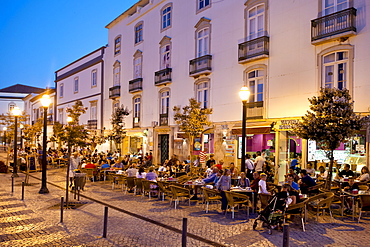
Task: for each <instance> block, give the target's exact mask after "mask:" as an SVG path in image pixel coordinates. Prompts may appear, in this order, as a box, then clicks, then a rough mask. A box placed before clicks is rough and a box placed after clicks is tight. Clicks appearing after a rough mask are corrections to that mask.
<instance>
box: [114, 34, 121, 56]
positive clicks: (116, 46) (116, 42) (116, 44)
mask: <svg viewBox="0 0 370 247" xmlns="http://www.w3.org/2000/svg"><path fill="white" fill-rule="evenodd" d="M120 53H121V35H120V36H118V37H117V38H115V40H114V55H118V54H120Z"/></svg>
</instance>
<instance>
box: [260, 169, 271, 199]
mask: <svg viewBox="0 0 370 247" xmlns="http://www.w3.org/2000/svg"><path fill="white" fill-rule="evenodd" d="M260 176H261V180H260V181H259V182H258V188H259V189H258V194H267V195H271V193H270V192H269V191H267V184H266V180H267V174H265V173H261V174H260Z"/></svg>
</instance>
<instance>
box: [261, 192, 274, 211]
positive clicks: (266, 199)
mask: <svg viewBox="0 0 370 247" xmlns="http://www.w3.org/2000/svg"><path fill="white" fill-rule="evenodd" d="M258 197H259V200H260V202H261V210H263V209H264V208H266V207H267V205H268V203H269V201H270V199H271V197H272V196H271V195H269V194H262V193H259V194H258Z"/></svg>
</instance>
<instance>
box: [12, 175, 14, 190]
mask: <svg viewBox="0 0 370 247" xmlns="http://www.w3.org/2000/svg"><path fill="white" fill-rule="evenodd" d="M12 193H14V177H12Z"/></svg>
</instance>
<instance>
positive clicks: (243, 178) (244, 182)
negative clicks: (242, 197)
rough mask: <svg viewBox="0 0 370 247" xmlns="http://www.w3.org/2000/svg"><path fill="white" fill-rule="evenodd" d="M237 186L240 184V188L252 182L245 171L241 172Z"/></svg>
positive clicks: (248, 185)
mask: <svg viewBox="0 0 370 247" xmlns="http://www.w3.org/2000/svg"><path fill="white" fill-rule="evenodd" d="M236 186H239V187H240V188H246V187H250V182H249V179H248V178H247V176H246V175H245V172H242V173H240V178H239V180H238V182H237V184H236Z"/></svg>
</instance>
